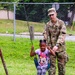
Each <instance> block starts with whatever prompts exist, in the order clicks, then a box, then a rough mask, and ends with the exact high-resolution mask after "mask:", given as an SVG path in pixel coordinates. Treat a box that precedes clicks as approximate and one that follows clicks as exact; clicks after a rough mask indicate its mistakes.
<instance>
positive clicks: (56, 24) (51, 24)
mask: <svg viewBox="0 0 75 75" xmlns="http://www.w3.org/2000/svg"><path fill="white" fill-rule="evenodd" d="M49 24H50V26H53V25H54V26H58V18H57V22H56V23H55V24H53V23H52V22H51V20H50V21H49Z"/></svg>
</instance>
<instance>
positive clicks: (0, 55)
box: [0, 49, 8, 75]
mask: <svg viewBox="0 0 75 75" xmlns="http://www.w3.org/2000/svg"><path fill="white" fill-rule="evenodd" d="M0 57H1V61H2V64H3V67H4V70H5V73H6V75H8V71H7V68H6V64H5V61H4V58H3V55H2V51H1V49H0Z"/></svg>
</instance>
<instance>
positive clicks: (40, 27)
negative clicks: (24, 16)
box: [0, 20, 45, 34]
mask: <svg viewBox="0 0 75 75" xmlns="http://www.w3.org/2000/svg"><path fill="white" fill-rule="evenodd" d="M28 24H29V25H30V26H33V27H34V31H35V32H43V31H44V26H45V24H44V23H37V22H28ZM15 27H16V33H17V34H18V33H22V32H28V31H29V30H28V25H27V22H26V21H21V20H16V26H15ZM7 31H8V33H13V32H14V25H13V20H0V33H6V32H7Z"/></svg>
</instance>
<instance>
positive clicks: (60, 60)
mask: <svg viewBox="0 0 75 75" xmlns="http://www.w3.org/2000/svg"><path fill="white" fill-rule="evenodd" d="M56 59H57V66H58V75H65V66H66V63H67V61H68V56H67V54H66V52H65V51H62V52H57V53H56V56H53V55H50V62H51V67H50V69H49V70H48V75H56Z"/></svg>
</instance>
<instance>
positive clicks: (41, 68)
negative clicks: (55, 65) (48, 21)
mask: <svg viewBox="0 0 75 75" xmlns="http://www.w3.org/2000/svg"><path fill="white" fill-rule="evenodd" d="M39 46H40V48H39V49H37V50H35V51H34V47H33V46H32V47H31V52H30V56H31V57H32V56H35V55H36V54H37V55H38V65H37V75H46V71H47V67H48V60H49V54H53V55H55V53H54V52H53V51H52V50H51V49H50V47H49V46H46V40H40V41H39Z"/></svg>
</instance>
